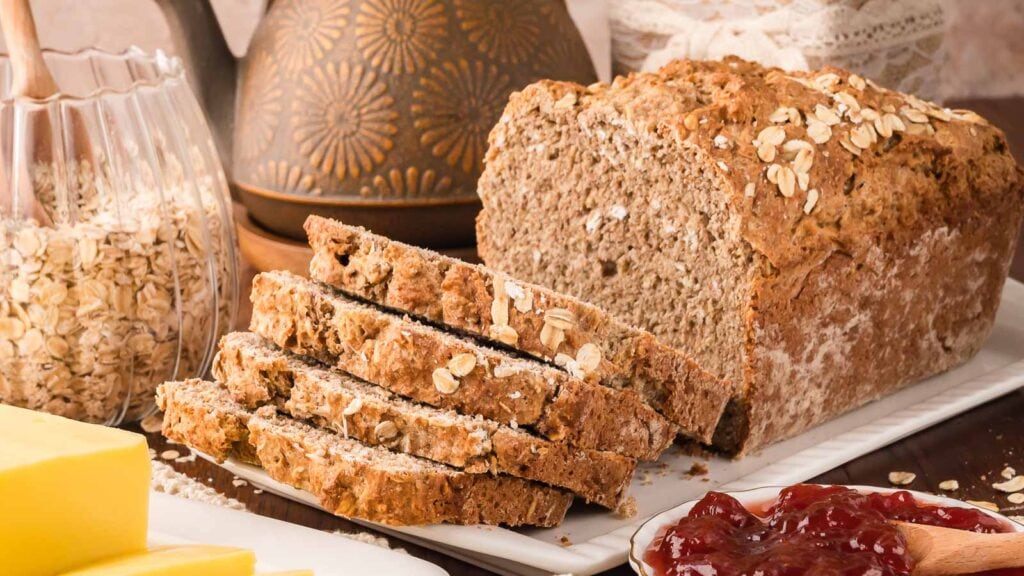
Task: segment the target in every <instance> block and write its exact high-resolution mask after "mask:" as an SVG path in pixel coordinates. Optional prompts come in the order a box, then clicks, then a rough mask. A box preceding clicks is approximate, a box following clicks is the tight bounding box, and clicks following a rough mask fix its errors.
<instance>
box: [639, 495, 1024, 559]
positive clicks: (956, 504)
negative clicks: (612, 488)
mask: <svg viewBox="0 0 1024 576" xmlns="http://www.w3.org/2000/svg"><path fill="white" fill-rule="evenodd" d="M782 488H783V487H782V486H766V487H763V488H752V489H750V490H740V491H736V492H729V493H728V494H729V495H730V496H732V497H733V498H735V499H737V500H739V502H740V504H743V505H744V506H745V507H748V508H749V507H750V506H757V505H759V504H763V503H765V502H770V501H773V500H775V499H777V498H778V497H779V492H781V491H782ZM847 488H853V489H854V490H857V491H858V492H863V493H871V492H877V493H879V494H892V493H893V492H897V491H899V490H901V489H899V488H876V487H874V486H847ZM907 492H910V493H911V494H913V495H914V498H915V499H916V500H917V501H918V502H921V503H923V504H931V505H933V506H942V507H945V508H973V509H975V510H978V511H979V512H981V513H983V514H986V515H988V516H991V517H993V518H997V519H999V520H1002V521H1003V522H1006V523H1007V524H1008V525H1009V526H1010V527H1011V528H1012V529H1013V531H1014V532H1024V525H1022V524H1019V523H1017V522H1014V521H1013V520H1010V519H1009V518H1007V517H1006V516H1003V515H1002V514H999V513H997V512H992V511H991V510H986V509H984V508H982V507H980V506H975V505H974V504H968V503H967V502H963V501H961V500H954V499H953V498H946V497H945V496H936V495H934V494H925V493H924V492H917V491H916V490H907ZM698 500H700V499H699V498H696V499H694V500H691V501H690V502H687V503H685V504H681V505H679V506H676V507H675V508H669V509H668V510H665V511H664V512H662V513H661V514H658V515H656V516H654V517H652V518H651V519H649V520H648V521H646V522H644V523H643V525H641V526H640V529H639V530H637V531H636V533H635V534H633V537H632V538H630V546H629V565H630V567H632V568H633V571H634V572H636V573H637V574H639V575H640V576H654V574H655V570H654V568H653V567H651V565H650V564H648V563H647V562H644V561H643V557H644V552H646V551H647V548H649V547H650V545H651V542H652V541H654V537H655V536H656V535H657V534H658V531H660V530H661V528H662V527H664V526H667V525H669V524H675V523H676V522H678V521H679V519H680V518H682V517H683V516H686V515H687V514H689V513H690V509H691V508H693V507H694V505H695V504H697V501H698Z"/></svg>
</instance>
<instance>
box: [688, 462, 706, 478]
mask: <svg viewBox="0 0 1024 576" xmlns="http://www.w3.org/2000/svg"><path fill="white" fill-rule="evenodd" d="M707 473H708V466H707V464H705V463H703V462H694V463H693V464H690V467H689V468H688V469H687V470H686V472H683V476H685V477H687V478H693V477H694V476H706V475H707Z"/></svg>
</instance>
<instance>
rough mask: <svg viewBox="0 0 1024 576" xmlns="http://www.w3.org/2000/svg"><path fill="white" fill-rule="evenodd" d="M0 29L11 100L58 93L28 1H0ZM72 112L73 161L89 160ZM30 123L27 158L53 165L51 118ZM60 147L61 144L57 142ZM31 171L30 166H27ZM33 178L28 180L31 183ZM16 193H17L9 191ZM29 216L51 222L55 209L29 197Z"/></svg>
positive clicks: (86, 140)
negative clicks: (4, 50)
mask: <svg viewBox="0 0 1024 576" xmlns="http://www.w3.org/2000/svg"><path fill="white" fill-rule="evenodd" d="M0 26H2V27H3V32H4V41H5V42H6V44H7V51H8V52H9V53H10V56H9V58H10V66H11V80H12V81H11V92H10V96H11V97H12V98H18V97H23V98H30V99H32V100H46V99H47V98H50V97H52V96H53V95H55V94H57V93H58V92H59V89H58V87H57V82H56V81H54V79H53V75H52V74H50V69H49V68H48V67H47V66H46V60H44V59H43V51H42V49H41V48H40V47H39V36H38V34H37V33H36V23H35V20H34V19H33V18H32V8H31V7H30V6H29V0H0ZM76 112H77V111H76V110H71V114H70V122H71V129H72V137H73V138H74V142H73V145H74V147H75V149H74V150H73V152H72V153H73V155H74V158H73V159H75V160H79V159H88V158H89V157H90V155H91V146H90V142H89V136H88V130H87V128H86V127H85V123H84V121H83V120H82V118H81V117H80V115H79V114H77V113H76ZM33 117H34V121H33V123H32V127H31V130H32V134H31V136H32V141H33V142H32V147H33V150H32V151H31V152H30V158H31V159H32V161H33V164H36V163H43V164H47V163H53V162H54V161H55V160H56V159H55V158H54V153H53V151H54V143H53V142H52V138H53V127H52V120H51V118H50V115H49V114H48V113H46V112H42V111H40V112H37V113H34V114H33ZM58 144H60V143H58ZM27 168H28V169H30V170H31V169H32V168H33V166H28V167H27ZM32 180H33V179H32V178H30V179H29V181H30V182H31V181H32ZM11 193H18V191H11ZM30 202H31V203H32V216H33V217H34V218H36V219H37V220H38V221H39V222H40V223H41V224H44V225H45V224H49V223H51V222H52V220H51V215H52V214H54V208H55V207H54V206H43V205H42V204H41V203H40V202H39V198H37V197H36V196H35V193H33V194H32V199H31V200H30Z"/></svg>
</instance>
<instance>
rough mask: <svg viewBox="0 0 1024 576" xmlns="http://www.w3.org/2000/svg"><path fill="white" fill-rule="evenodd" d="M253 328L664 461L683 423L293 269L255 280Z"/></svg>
mask: <svg viewBox="0 0 1024 576" xmlns="http://www.w3.org/2000/svg"><path fill="white" fill-rule="evenodd" d="M252 300H253V316H252V322H251V329H252V331H253V332H256V333H257V334H260V335H261V336H263V337H264V338H267V339H269V340H270V341H272V342H274V343H275V344H277V345H278V346H281V347H282V348H285V349H286V350H289V351H290V352H293V353H296V354H302V355H306V356H310V357H313V358H315V359H317V360H319V361H321V362H324V363H326V364H329V365H333V366H336V367H337V368H340V369H341V370H343V371H345V372H348V373H350V374H352V375H354V376H356V377H358V378H362V379H363V380H366V381H368V382H371V383H373V384H376V385H378V386H381V387H384V388H387V389H389V390H391V391H392V392H395V393H398V394H401V395H403V396H406V397H409V398H412V399H414V400H417V401H419V402H423V403H425V404H429V405H431V406H438V407H442V408H449V409H454V410H456V411H458V412H461V413H463V414H474V415H480V416H483V417H485V418H489V419H492V420H496V421H498V422H501V423H503V424H508V425H510V426H512V427H516V426H519V425H525V426H529V427H531V428H533V429H534V430H536V431H537V432H539V433H540V434H541V435H542V436H544V437H545V438H548V439H549V440H553V441H558V442H562V441H564V442H566V443H568V444H570V445H572V446H576V447H579V448H593V449H596V450H608V451H611V452H615V453H618V454H622V455H624V456H629V457H632V458H637V459H641V460H656V459H657V458H658V456H659V455H660V454H661V453H662V452H663V451H664V450H665V448H667V447H668V446H669V445H670V444H671V443H672V440H673V439H674V437H675V435H676V432H677V428H676V426H675V425H673V424H672V423H671V422H669V421H668V420H666V419H665V418H664V417H663V416H661V415H660V414H658V413H657V412H655V411H654V410H653V409H652V408H651V407H649V406H647V405H646V404H644V402H643V401H642V400H641V399H640V397H639V396H638V395H637V394H636V393H635V392H633V391H631V390H622V391H618V390H613V389H611V388H608V387H605V386H600V385H595V384H591V383H588V382H585V381H583V380H580V379H578V378H573V377H571V376H570V375H569V374H567V373H565V372H563V371H561V370H558V369H556V368H553V367H550V366H547V365H544V364H541V363H539V362H536V361H534V360H525V359H520V358H516V357H514V356H511V355H509V354H506V353H503V352H499V351H497V350H494V349H492V348H488V347H486V346H482V345H480V344H477V343H476V342H473V341H471V340H468V339H464V338H459V337H457V336H454V335H452V334H449V333H447V332H444V331H442V330H438V329H436V328H433V327H430V326H426V325H423V324H420V323H418V322H415V321H413V320H410V319H408V318H402V317H400V316H396V315H394V314H391V313H388V312H386V311H383V310H381V309H379V308H376V307H372V306H367V305H364V304H361V303H358V302H355V301H353V300H350V299H348V298H346V297H345V296H343V295H341V294H340V293H337V292H335V291H334V290H332V289H330V288H329V287H326V286H323V285H320V284H316V283H314V282H310V281H309V280H306V279H304V278H300V277H299V276H296V275H294V274H289V273H286V272H267V273H263V274H260V275H258V276H257V277H256V278H255V279H254V280H253V289H252Z"/></svg>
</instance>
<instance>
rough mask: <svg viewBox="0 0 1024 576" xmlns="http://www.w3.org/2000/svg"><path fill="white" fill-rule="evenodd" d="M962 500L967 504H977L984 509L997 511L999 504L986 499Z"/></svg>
mask: <svg viewBox="0 0 1024 576" xmlns="http://www.w3.org/2000/svg"><path fill="white" fill-rule="evenodd" d="M964 502H967V503H968V504H973V505H974V506H977V507H979V508H984V509H985V510H990V511H992V512H999V505H998V504H996V503H995V502H988V501H986V500H964Z"/></svg>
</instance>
